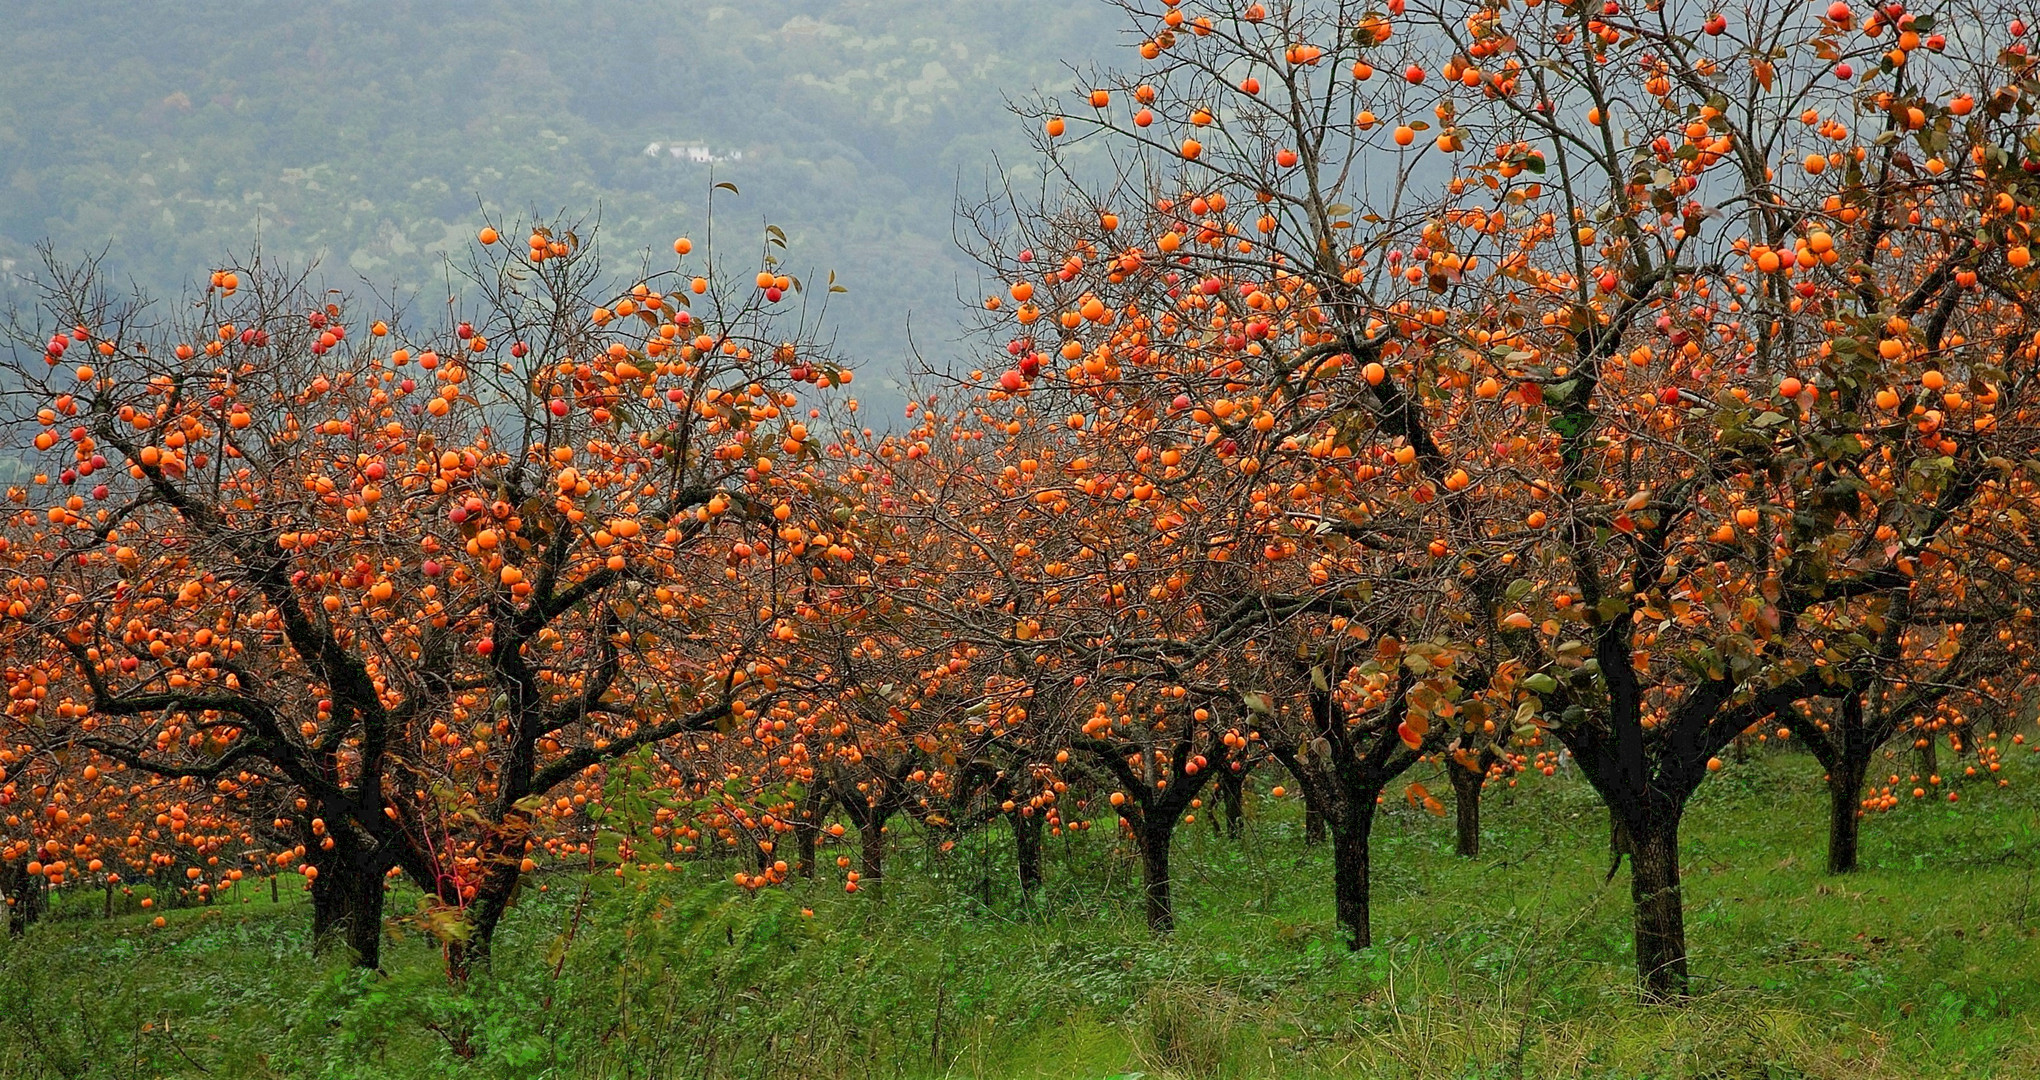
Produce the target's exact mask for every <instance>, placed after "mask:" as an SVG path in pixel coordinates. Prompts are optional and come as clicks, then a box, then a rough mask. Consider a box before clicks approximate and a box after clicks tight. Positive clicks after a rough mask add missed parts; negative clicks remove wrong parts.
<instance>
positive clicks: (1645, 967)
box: [1628, 810, 1690, 1002]
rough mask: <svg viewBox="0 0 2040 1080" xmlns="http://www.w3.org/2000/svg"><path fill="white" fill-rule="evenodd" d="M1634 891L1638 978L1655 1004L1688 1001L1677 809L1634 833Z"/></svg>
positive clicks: (1637, 825)
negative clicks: (1685, 999) (1680, 895)
mask: <svg viewBox="0 0 2040 1080" xmlns="http://www.w3.org/2000/svg"><path fill="white" fill-rule="evenodd" d="M1628 834H1629V840H1630V853H1629V892H1630V898H1631V899H1632V900H1633V901H1634V902H1635V905H1636V974H1637V977H1638V978H1639V979H1641V980H1642V982H1643V996H1644V998H1645V999H1646V1000H1648V1001H1653V1002H1675V1001H1679V1000H1681V999H1683V998H1685V997H1686V995H1687V991H1688V989H1689V986H1690V984H1689V982H1688V979H1687V973H1686V917H1685V909H1684V906H1683V905H1682V903H1681V901H1680V897H1679V819H1678V812H1677V811H1676V810H1675V811H1672V812H1671V813H1669V814H1665V815H1663V816H1662V817H1659V818H1656V819H1653V820H1646V821H1642V822H1637V823H1634V824H1633V825H1632V827H1631V828H1630V829H1629V830H1628Z"/></svg>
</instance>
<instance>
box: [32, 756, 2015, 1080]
mask: <svg viewBox="0 0 2040 1080" xmlns="http://www.w3.org/2000/svg"><path fill="white" fill-rule="evenodd" d="M2015 753H2016V754H2017V755H2018V757H2019V759H2020V760H2015V761H2012V762H2010V763H2009V764H2008V765H2007V766H2006V775H2008V776H2009V777H2011V779H2012V781H2013V782H2012V784H2011V786H2010V787H2007V788H2003V789H1993V788H1992V787H1990V786H1989V785H1988V783H1987V782H1978V783H1972V784H1971V785H1970V786H1968V787H1966V788H1964V789H1963V798H1962V801H1961V802H1959V803H1956V804H1952V805H1951V804H1948V803H1946V802H1935V803H1932V804H1924V803H1921V804H1908V805H1907V806H1905V807H1904V808H1902V809H1901V810H1899V811H1897V812H1895V813H1891V814H1886V815H1879V816H1877V817H1875V818H1873V819H1871V820H1870V821H1869V822H1868V823H1867V824H1866V827H1865V830H1864V861H1865V867H1864V869H1863V871H1862V872H1860V873H1858V874H1856V875H1853V876H1850V877H1847V878H1844V879H1834V878H1829V877H1827V876H1826V875H1825V874H1824V873H1823V872H1822V865H1823V864H1822V843H1823V839H1824V838H1823V835H1822V833H1823V828H1824V822H1825V808H1824V805H1823V804H1822V802H1821V800H1820V795H1819V785H1818V783H1817V776H1818V769H1817V767H1816V766H1814V765H1813V763H1812V762H1811V760H1810V759H1808V758H1806V757H1804V756H1803V755H1796V754H1794V755H1780V756H1775V757H1770V758H1766V759H1763V760H1760V761H1757V762H1753V763H1752V764H1749V765H1746V766H1734V767H1731V768H1730V769H1729V770H1727V771H1726V772H1724V773H1723V774H1721V775H1720V776H1718V777H1715V778H1713V779H1712V780H1710V782H1709V783H1708V784H1707V785H1706V786H1705V788H1704V789H1703V791H1702V793H1701V795H1700V796H1699V798H1698V800H1697V802H1696V804H1695V806H1694V807H1693V809H1692V812H1691V813H1690V814H1689V816H1688V818H1687V824H1686V827H1685V829H1684V838H1685V845H1686V847H1685V868H1686V878H1685V882H1686V893H1685V895H1686V902H1687V934H1688V940H1689V944H1690V947H1691V950H1692V956H1693V969H1694V973H1695V977H1696V988H1697V990H1698V992H1699V997H1698V1000H1697V1001H1696V1002H1695V1003H1694V1004H1693V1005H1691V1006H1690V1007H1688V1008H1685V1009H1676V1010H1675V1009H1663V1008H1653V1007H1647V1006H1644V1005H1640V1004H1638V1003H1637V1001H1636V999H1635V996H1634V993H1633V990H1632V976H1631V959H1630V954H1629V929H1628V880H1627V875H1626V873H1625V874H1618V875H1616V877H1615V879H1614V880H1613V881H1612V882H1604V875H1605V873H1606V871H1607V855H1606V850H1607V848H1606V844H1607V840H1606V825H1605V822H1606V818H1605V814H1604V812H1603V811H1602V810H1601V809H1600V808H1599V806H1598V804H1597V803H1596V802H1595V801H1594V800H1593V798H1592V795H1591V793H1590V792H1588V791H1587V790H1586V789H1585V787H1584V786H1583V785H1581V784H1579V783H1578V782H1577V781H1568V780H1566V779H1565V778H1563V777H1561V778H1558V779H1555V780H1541V779H1540V780H1538V781H1536V782H1535V783H1532V782H1530V781H1525V783H1524V785H1523V787H1522V788H1519V789H1518V790H1516V791H1514V792H1501V793H1491V795H1490V798H1489V800H1488V814H1487V825H1488V828H1487V832H1486V836H1485V842H1486V854H1485V855H1483V857H1482V858H1480V859H1478V860H1463V859H1459V858H1456V857H1455V856H1454V855H1453V854H1452V851H1451V829H1450V824H1449V822H1447V821H1439V820H1435V819H1432V818H1430V817H1428V816H1423V815H1418V814H1412V813H1410V812H1408V811H1406V810H1404V809H1402V808H1400V807H1397V808H1394V809H1392V810H1391V811H1390V812H1389V813H1387V814H1386V815H1384V817H1383V819H1382V821H1381V824H1380V825H1379V826H1378V828H1377V841H1376V867H1377V870H1376V876H1375V895H1376V898H1377V902H1376V908H1375V927H1376V934H1377V937H1378V938H1379V939H1380V940H1381V941H1382V942H1383V944H1382V945H1381V946H1379V947H1377V948H1375V949H1373V950H1370V951H1368V952H1366V953H1362V954H1357V955H1355V954H1349V953H1347V952H1346V950H1345V949H1343V948H1342V947H1340V945H1339V944H1338V941H1337V937H1336V935H1335V932H1334V931H1335V928H1334V926H1333V924H1332V917H1331V904H1330V895H1329V894H1330V883H1329V865H1328V858H1327V855H1326V853H1325V852H1324V851H1322V850H1320V849H1313V848H1307V847H1305V846H1304V845H1303V844H1302V843H1301V841H1300V836H1299V828H1298V822H1297V821H1296V820H1295V816H1294V815H1295V804H1294V802H1293V800H1292V801H1289V802H1286V803H1284V804H1282V805H1279V806H1277V805H1274V804H1271V803H1269V802H1267V801H1262V802H1259V803H1257V804H1254V805H1252V806H1251V807H1250V811H1251V812H1252V813H1253V817H1252V819H1251V820H1250V834H1249V837H1248V839H1247V840H1246V841H1245V842H1232V841H1227V840H1225V839H1222V838H1220V837H1217V836H1215V835H1214V834H1213V833H1212V832H1211V831H1210V830H1209V829H1208V828H1207V827H1206V823H1205V822H1204V821H1202V820H1200V821H1199V822H1198V823H1197V824H1196V825H1194V826H1191V827H1187V828H1186V829H1185V830H1184V832H1183V833H1182V834H1181V837H1180V841H1179V847H1178V853H1177V859H1176V866H1177V871H1178V875H1179V878H1178V886H1177V888H1178V900H1179V905H1180V916H1181V919H1182V929H1181V930H1180V931H1179V932H1178V933H1177V934H1175V935H1174V936H1173V937H1172V938H1170V939H1167V940H1163V941H1157V940H1154V939H1152V938H1151V937H1150V936H1149V935H1148V934H1147V933H1146V932H1145V931H1144V930H1143V929H1142V927H1141V925H1140V921H1139V911H1138V907H1137V904H1136V903H1135V901H1136V899H1137V896H1136V893H1135V890H1134V888H1133V883H1134V874H1135V865H1134V863H1133V862H1132V861H1131V860H1130V859H1129V858H1127V857H1126V856H1125V854H1124V853H1122V852H1117V851H1115V850H1114V848H1115V845H1114V844H1113V843H1112V842H1111V841H1110V839H1109V837H1108V836H1107V835H1106V830H1105V829H1104V828H1102V827H1101V828H1100V829H1099V830H1097V831H1096V832H1095V833H1093V834H1092V835H1091V836H1090V837H1087V838H1085V839H1083V840H1077V841H1072V842H1069V843H1064V842H1062V841H1053V842H1052V843H1051V846H1050V861H1049V864H1048V868H1049V874H1050V887H1049V890H1048V893H1047V895H1046V896H1045V897H1044V898H1043V900H1042V902H1041V903H1040V904H1039V905H1038V906H1037V907H1036V908H1035V909H1033V910H1031V911H1030V910H1028V909H1024V908H1022V907H1021V906H1020V905H1019V903H1018V901H1017V898H1016V897H1015V895H1014V890H1013V888H1012V887H1011V886H1010V885H1008V884H1007V882H1008V880H1009V869H1010V867H1009V864H1008V863H1007V862H1005V858H1006V851H1005V846H1004V841H1005V840H1006V835H1005V834H1004V833H1003V832H993V833H991V834H989V835H988V836H973V837H970V838H968V839H966V840H964V841H963V842H961V843H959V844H958V845H957V846H956V848H955V849H954V850H952V851H950V852H948V853H946V854H942V853H938V852H936V851H935V850H934V849H933V848H932V846H931V845H932V841H929V840H928V839H927V838H926V837H923V836H920V835H918V834H914V833H908V834H906V835H904V836H903V837H902V838H900V841H899V847H900V850H899V852H898V853H897V856H896V857H895V859H894V860H893V866H892V872H893V875H894V876H893V879H892V880H891V881H889V882H888V883H887V885H886V890H887V894H886V897H885V899H884V901H883V902H882V903H879V902H874V901H873V900H872V899H871V898H870V897H869V896H863V895H860V896H848V895H845V894H844V893H843V892H842V889H841V884H840V881H826V880H825V881H822V882H818V883H816V884H814V885H813V886H804V887H802V888H797V889H792V890H782V891H769V892H766V893H763V894H760V895H758V896H756V897H746V896H741V895H738V891H737V890H736V889H735V887H734V886H732V885H730V884H728V883H727V879H726V877H724V876H723V875H724V874H725V872H726V870H727V869H728V868H727V867H719V866H710V865H701V866H697V867H693V868H690V869H688V870H686V871H683V872H681V873H675V874H660V875H653V876H650V877H646V878H624V879H618V878H616V877H615V876H613V875H612V874H608V873H604V874H600V875H596V876H594V877H592V878H588V879H583V878H581V877H579V876H575V875H570V874H566V873H562V872H559V871H554V872H552V873H550V874H549V875H547V877H546V881H547V883H548V886H547V889H546V891H544V892H543V893H540V892H536V891H531V892H527V894H526V897H525V899H524V901H523V902H522V903H520V904H519V905H518V906H517V907H516V908H515V909H514V912H513V915H512V917H511V918H510V919H509V921H508V922H507V924H506V926H505V928H504V930H503V933H502V937H501V939H500V944H499V948H498V954H497V958H496V962H495V967H494V971H493V973H492V974H490V975H488V976H486V977H482V978H478V979H477V980H476V981H475V982H473V983H472V984H471V985H469V986H468V987H465V988H454V987H450V986H448V985H447V983H446V982H445V980H444V977H443V976H442V975H441V973H440V970H439V966H438V954H437V951H436V949H435V948H434V947H433V946H432V944H431V942H430V941H429V939H426V938H423V937H421V936H420V935H419V934H418V933H417V932H416V931H415V930H414V929H412V928H410V927H408V926H406V925H405V924H403V923H402V922H401V921H399V922H397V923H396V924H395V925H394V926H393V931H392V932H393V933H394V934H395V935H396V940H395V941H394V942H393V944H391V945H390V946H389V948H388V949H387V950H386V953H385V955H386V960H387V968H388V973H387V975H385V976H365V975H362V974H359V973H356V972H351V971H349V970H347V969H346V968H345V966H344V965H339V964H336V963H333V962H331V961H327V960H321V959H316V958H313V957H310V956H308V955H307V940H306V936H307V923H308V917H307V912H306V911H305V909H304V908H303V906H302V901H301V900H296V901H295V902H294V899H293V898H292V897H289V896H286V898H285V900H284V902H283V903H282V904H280V905H274V906H272V905H271V904H270V903H269V901H268V891H267V889H266V888H262V887H253V886H252V883H251V884H250V886H244V888H245V889H246V891H248V892H250V893H252V894H255V895H254V896H253V897H252V898H251V901H250V902H249V903H245V904H243V903H238V902H235V901H234V900H233V899H232V898H230V899H229V901H228V902H226V903H223V904H220V905H216V906H214V907H210V908H191V909H184V910H179V911H171V912H169V913H168V915H169V918H170V925H169V926H168V927H167V928H164V929H160V930H158V929H154V928H152V927H150V926H149V925H148V921H147V917H146V916H144V915H142V914H140V913H135V914H129V915H117V916H116V917H115V918H114V919H112V920H104V919H102V918H100V917H99V915H98V912H99V910H100V906H99V905H100V899H99V896H98V894H96V893H93V894H81V895H80V896H78V897H77V898H76V899H75V900H71V901H69V902H68V903H66V904H63V905H60V908H59V912H58V917H57V918H55V919H53V920H51V921H49V922H47V923H45V924H43V925H41V926H39V927H37V928H36V929H35V930H34V931H32V932H31V934H30V935H29V937H28V938H27V939H26V940H24V941H22V942H19V943H13V944H11V945H0V1047H4V1048H5V1052H4V1053H0V1077H38V1078H40V1077H130V1076H132V1077H145V1076H205V1075H211V1076H235V1077H269V1076H274V1077H354V1076H360V1077H377V1078H385V1077H391V1078H393V1077H449V1076H474V1077H498V1076H501V1077H519V1078H526V1077H596V1076H601V1077H609V1076H615V1077H704V1076H714V1077H724V1076H729V1077H795V1076H797V1077H949V1076H955V1077H965V1076H970V1077H977V1076H983V1077H1058V1078H1064V1077H1067V1078H1077V1080H1084V1078H1105V1077H1114V1076H1123V1075H1127V1074H1135V1073H1138V1074H1144V1075H1146V1076H1148V1077H1151V1078H1153V1077H1164V1076H1184V1077H1192V1076H1194V1077H1205V1076H1212V1077H1292V1076H1294V1077H1449V1078H1465V1080H1475V1078H1481V1080H1486V1078H1496V1080H1499V1078H1505V1077H1526V1078H1527V1077H1592V1078H1609V1080H1614V1078H1621V1080H1631V1078H1637V1080H1641V1078H1673V1077H1710V1078H1722V1080H1743V1078H1749V1080H1785V1078H1795V1077H1810V1078H1811V1077H1821V1078H1824V1077H1844V1076H1846V1077H1852V1078H1864V1077H1893V1078H1897V1077H1908V1078H1909V1077H1916V1076H1924V1075H1929V1074H1932V1075H1956V1076H1979V1077H1981V1076H2003V1077H2029V1076H2035V1075H2040V1039H2036V1038H2035V1034H2036V1033H2035V1031H2034V1024H2033V1021H2032V1020H2031V1019H2029V1018H2030V1017H2033V1016H2035V1015H2040V955H2036V949H2035V937H2034V932H2035V923H2036V920H2040V896H2036V895H2035V893H2034V888H2033V886H2034V880H2033V879H2034V873H2033V871H2034V867H2035V864H2036V861H2040V835H2036V831H2035V828H2034V823H2035V815H2036V809H2040V775H2036V774H2040V769H2036V768H2035V767H2034V766H2033V765H2032V764H2030V763H2029V762H2028V761H2026V760H2024V758H2025V757H2026V752H2025V751H2024V750H2018V751H2015ZM1901 771H1902V770H1901ZM1433 786H1434V787H1437V786H1439V785H1433ZM826 854H827V856H828V857H829V859H825V860H824V861H825V863H827V862H828V861H829V860H830V859H833V857H834V855H836V854H837V851H835V850H834V849H830V850H828V851H827V852H826ZM584 896H585V898H586V902H585V904H584V903H582V898H583V897H584ZM411 902H412V898H411V896H410V894H403V893H400V894H398V895H397V896H395V897H394V898H393V903H392V910H393V913H395V914H402V913H403V911H404V910H405V909H406V908H407V906H408V905H409V904H410V903H411ZM804 907H805V908H810V909H812V911H813V915H812V916H808V915H805V914H803V908H804ZM577 909H578V910H579V918H578V920H577V919H576V911H577ZM152 914H153V913H152ZM570 928H571V933H570ZM463 1053H465V1054H467V1055H469V1056H462V1055H463Z"/></svg>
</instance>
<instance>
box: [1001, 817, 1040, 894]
mask: <svg viewBox="0 0 2040 1080" xmlns="http://www.w3.org/2000/svg"><path fill="white" fill-rule="evenodd" d="M1006 816H1007V818H1008V819H1009V820H1010V821H1011V822H1012V824H1013V861H1014V863H1015V864H1016V865H1017V866H1018V867H1019V870H1020V899H1021V900H1023V901H1025V900H1028V899H1031V898H1032V897H1033V895H1034V893H1035V891H1036V890H1038V889H1040V888H1041V828H1042V816H1041V815H1040V814H1022V813H1020V812H1018V811H1015V812H1013V813H1011V814H1008V815H1006Z"/></svg>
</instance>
